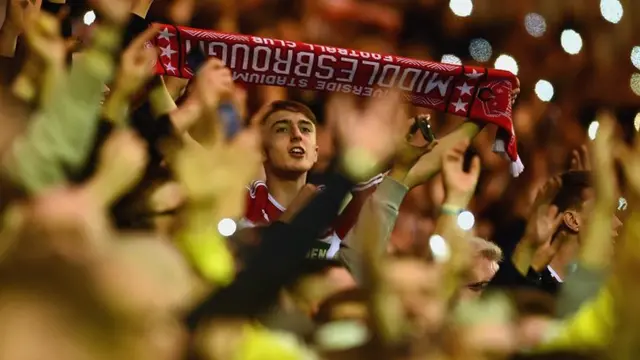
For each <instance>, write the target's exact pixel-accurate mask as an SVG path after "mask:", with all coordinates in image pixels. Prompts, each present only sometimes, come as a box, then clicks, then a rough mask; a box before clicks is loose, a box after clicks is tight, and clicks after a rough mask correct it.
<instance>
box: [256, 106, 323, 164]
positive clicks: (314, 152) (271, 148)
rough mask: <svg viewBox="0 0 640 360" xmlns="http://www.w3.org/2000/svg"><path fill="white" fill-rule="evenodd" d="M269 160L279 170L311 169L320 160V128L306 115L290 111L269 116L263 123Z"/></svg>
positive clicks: (281, 111)
mask: <svg viewBox="0 0 640 360" xmlns="http://www.w3.org/2000/svg"><path fill="white" fill-rule="evenodd" d="M263 141H264V149H265V155H266V162H267V163H268V164H269V166H270V167H271V168H273V169H275V170H278V171H281V172H288V173H296V172H300V173H303V172H307V171H309V170H311V168H312V167H313V165H314V164H315V163H316V161H317V160H318V146H317V145H316V127H315V125H314V124H313V122H312V121H311V120H309V119H308V118H307V117H305V116H304V115H303V114H301V113H298V112H293V111H288V110H280V111H276V112H274V113H273V114H271V115H269V117H267V119H266V120H265V122H264V125H263Z"/></svg>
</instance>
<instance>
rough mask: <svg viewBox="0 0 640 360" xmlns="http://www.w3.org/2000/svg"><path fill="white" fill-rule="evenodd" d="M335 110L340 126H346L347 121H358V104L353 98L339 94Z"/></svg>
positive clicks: (334, 104)
mask: <svg viewBox="0 0 640 360" xmlns="http://www.w3.org/2000/svg"><path fill="white" fill-rule="evenodd" d="M333 100H334V102H333V104H332V105H333V107H334V108H333V110H334V111H335V112H336V114H335V115H337V119H340V120H339V121H338V124H341V123H342V124H344V123H345V121H347V122H352V121H356V119H357V117H356V115H357V110H356V103H355V99H354V98H353V97H350V96H348V95H344V94H338V95H336V96H335V97H334V99H333Z"/></svg>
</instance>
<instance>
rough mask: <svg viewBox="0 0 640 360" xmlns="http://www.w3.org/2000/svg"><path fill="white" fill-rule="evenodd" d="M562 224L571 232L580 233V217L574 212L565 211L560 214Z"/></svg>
mask: <svg viewBox="0 0 640 360" xmlns="http://www.w3.org/2000/svg"><path fill="white" fill-rule="evenodd" d="M562 222H563V223H564V225H565V226H566V227H567V228H569V230H571V231H573V232H576V233H577V232H578V231H580V225H581V221H580V215H578V213H577V212H576V211H575V210H567V211H565V212H564V214H562Z"/></svg>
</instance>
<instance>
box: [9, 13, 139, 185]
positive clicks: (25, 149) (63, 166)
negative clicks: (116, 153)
mask: <svg viewBox="0 0 640 360" xmlns="http://www.w3.org/2000/svg"><path fill="white" fill-rule="evenodd" d="M107 2H108V3H109V4H108V5H107V4H106V3H107ZM129 6H130V3H129V1H127V0H117V1H114V0H96V1H95V3H94V7H96V8H98V9H99V10H101V14H102V15H103V16H104V17H105V19H106V21H105V23H103V24H100V25H99V26H97V27H96V30H95V34H94V38H93V41H92V42H91V45H90V46H89V48H88V49H87V50H86V51H85V53H84V54H83V56H82V58H81V59H80V60H79V61H78V62H76V64H74V66H73V67H72V69H71V73H70V75H69V78H68V81H67V82H66V84H65V86H64V89H61V91H59V92H57V93H56V94H55V95H54V97H53V99H52V101H50V102H49V103H47V104H45V106H44V107H43V108H42V110H41V111H39V112H37V113H36V114H35V115H34V118H33V119H32V122H31V124H30V127H29V129H28V131H27V132H25V133H24V134H23V135H22V136H20V137H19V138H17V139H16V140H15V142H14V144H13V146H12V148H11V149H10V151H8V153H7V154H5V156H4V158H3V159H2V167H3V171H4V172H5V173H7V174H8V175H9V177H10V178H11V179H12V180H13V181H14V182H16V183H18V184H20V185H21V186H23V187H24V188H25V189H26V190H27V191H28V192H29V193H32V194H37V193H40V192H42V191H44V190H46V189H48V188H50V187H52V186H57V185H60V184H61V183H64V182H65V181H66V180H67V176H68V174H69V173H76V172H78V171H80V170H81V169H82V167H83V166H84V165H85V161H86V159H87V157H88V156H89V154H90V152H91V149H92V146H93V142H94V140H95V134H96V130H97V126H98V115H99V113H100V108H101V105H100V102H101V99H102V96H103V90H104V84H105V83H106V82H108V81H109V80H110V79H111V77H112V75H113V72H114V68H115V58H116V54H117V52H118V51H119V49H120V42H121V36H122V28H123V25H124V23H125V22H126V21H127V20H128V18H129ZM62 90H64V91H62Z"/></svg>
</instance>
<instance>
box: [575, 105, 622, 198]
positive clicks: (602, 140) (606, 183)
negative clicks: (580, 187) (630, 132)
mask: <svg viewBox="0 0 640 360" xmlns="http://www.w3.org/2000/svg"><path fill="white" fill-rule="evenodd" d="M598 121H599V123H600V127H599V128H598V136H596V138H595V139H594V140H593V141H592V142H591V143H590V150H589V151H587V149H586V147H583V150H582V151H583V154H584V155H586V156H583V157H585V158H587V164H586V166H583V170H591V173H592V177H593V182H594V189H595V191H596V200H597V202H598V204H599V205H604V206H606V208H611V209H613V208H615V206H616V197H617V188H618V185H617V180H616V172H615V166H614V161H615V157H614V149H615V139H614V131H615V119H614V118H613V116H612V115H611V114H610V113H601V114H600V115H599V116H598ZM623 152H624V150H623Z"/></svg>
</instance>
